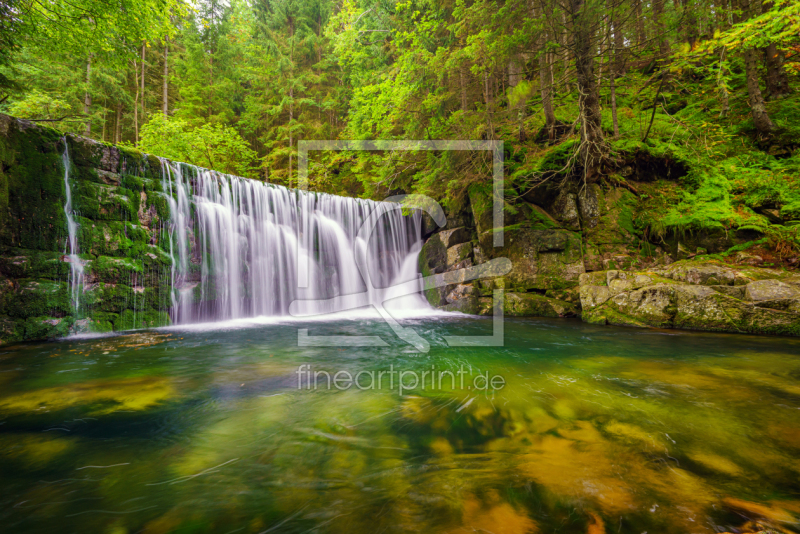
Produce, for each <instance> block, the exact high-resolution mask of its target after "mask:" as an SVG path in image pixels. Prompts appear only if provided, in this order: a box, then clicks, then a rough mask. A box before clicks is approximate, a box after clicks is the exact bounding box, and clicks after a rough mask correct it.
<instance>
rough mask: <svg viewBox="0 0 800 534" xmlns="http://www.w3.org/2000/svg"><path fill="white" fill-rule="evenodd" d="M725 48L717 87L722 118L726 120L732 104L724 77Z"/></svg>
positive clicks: (720, 55)
mask: <svg viewBox="0 0 800 534" xmlns="http://www.w3.org/2000/svg"><path fill="white" fill-rule="evenodd" d="M724 69H725V47H724V46H723V47H722V50H721V51H720V54H719V70H718V71H717V87H718V88H719V99H720V108H721V109H720V112H719V116H720V118H722V119H724V118H725V117H727V116H728V112H729V111H730V109H731V108H730V104H729V103H728V87H727V86H726V85H725V81H724V80H723V79H722V77H723V76H724V75H725V71H724Z"/></svg>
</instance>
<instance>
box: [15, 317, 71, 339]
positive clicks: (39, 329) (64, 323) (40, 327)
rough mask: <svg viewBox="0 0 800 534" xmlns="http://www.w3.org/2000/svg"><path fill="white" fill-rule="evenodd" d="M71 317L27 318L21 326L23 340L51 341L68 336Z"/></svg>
mask: <svg viewBox="0 0 800 534" xmlns="http://www.w3.org/2000/svg"><path fill="white" fill-rule="evenodd" d="M73 323H74V320H73V318H72V317H48V316H43V317H28V318H27V319H25V323H24V325H23V328H24V339H26V340H34V339H53V338H58V337H64V336H66V335H68V334H69V332H70V328H71V327H72V324H73Z"/></svg>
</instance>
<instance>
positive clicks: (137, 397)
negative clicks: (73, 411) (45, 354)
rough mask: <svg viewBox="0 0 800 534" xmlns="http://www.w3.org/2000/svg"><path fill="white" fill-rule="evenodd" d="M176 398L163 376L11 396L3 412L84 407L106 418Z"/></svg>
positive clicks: (1, 404)
mask: <svg viewBox="0 0 800 534" xmlns="http://www.w3.org/2000/svg"><path fill="white" fill-rule="evenodd" d="M174 395H175V391H174V389H173V388H172V385H171V384H170V382H169V380H168V379H166V378H163V377H136V378H125V379H118V380H96V381H92V382H83V383H77V384H70V385H68V386H55V387H49V388H42V389H37V390H33V391H24V392H21V393H17V394H12V395H7V396H5V397H3V399H2V400H0V413H2V414H4V415H6V416H8V415H18V414H29V413H31V412H35V411H36V410H40V409H41V408H42V407H46V408H47V409H48V410H49V411H51V412H52V411H59V410H65V409H67V408H82V409H83V410H86V411H88V412H89V413H91V414H93V415H103V414H109V413H113V412H116V411H140V410H146V409H150V408H153V407H155V406H157V405H159V404H161V403H163V402H165V401H167V400H168V399H170V398H172V397H173V396H174Z"/></svg>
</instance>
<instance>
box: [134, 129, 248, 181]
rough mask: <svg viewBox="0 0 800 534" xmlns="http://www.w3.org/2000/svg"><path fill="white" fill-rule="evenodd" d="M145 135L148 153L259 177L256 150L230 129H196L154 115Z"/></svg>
mask: <svg viewBox="0 0 800 534" xmlns="http://www.w3.org/2000/svg"><path fill="white" fill-rule="evenodd" d="M141 135H142V139H141V142H140V144H139V149H140V150H143V151H145V152H148V153H151V154H155V155H157V156H161V157H165V158H169V159H171V160H175V161H183V162H186V163H191V164H194V165H199V166H201V167H206V168H208V169H216V170H219V171H222V172H226V173H229V174H237V175H239V176H253V175H254V174H255V171H254V162H255V159H256V153H255V151H253V150H252V149H251V148H250V146H249V145H248V143H247V142H246V141H245V140H244V139H242V137H241V136H240V135H239V133H238V132H237V131H236V130H234V129H233V128H231V127H230V126H225V125H222V124H208V123H207V124H203V125H202V126H199V127H192V126H190V125H189V124H188V123H187V122H185V121H182V120H180V119H176V118H172V119H169V118H166V117H164V116H163V115H153V116H152V117H151V118H150V121H149V122H148V123H147V124H146V125H145V126H144V127H143V128H142V132H141Z"/></svg>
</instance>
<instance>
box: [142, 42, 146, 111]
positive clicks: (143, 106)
mask: <svg viewBox="0 0 800 534" xmlns="http://www.w3.org/2000/svg"><path fill="white" fill-rule="evenodd" d="M144 50H145V48H144V43H142V123H144V118H145V111H146V110H145V104H144Z"/></svg>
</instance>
